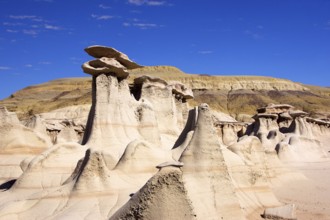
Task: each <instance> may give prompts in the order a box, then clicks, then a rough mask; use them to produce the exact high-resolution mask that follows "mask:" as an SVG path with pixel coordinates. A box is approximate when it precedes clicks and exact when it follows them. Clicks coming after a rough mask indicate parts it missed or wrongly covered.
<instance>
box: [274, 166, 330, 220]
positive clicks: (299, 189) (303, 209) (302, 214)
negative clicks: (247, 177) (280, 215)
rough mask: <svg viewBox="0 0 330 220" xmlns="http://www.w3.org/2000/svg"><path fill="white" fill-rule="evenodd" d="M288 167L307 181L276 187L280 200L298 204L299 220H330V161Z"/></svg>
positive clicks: (287, 183)
mask: <svg viewBox="0 0 330 220" xmlns="http://www.w3.org/2000/svg"><path fill="white" fill-rule="evenodd" d="M287 165H288V166H289V167H291V168H292V169H294V170H297V171H299V172H302V173H303V174H304V175H305V176H306V177H307V179H306V180H300V181H290V182H284V183H283V184H281V185H280V186H279V185H278V186H274V193H275V195H276V196H277V197H278V199H279V200H280V201H281V202H284V203H294V204H296V207H297V218H298V219H299V220H307V219H308V220H314V219H322V220H330V187H329V186H330V160H328V161H322V162H309V163H306V162H305V163H303V162H300V163H290V164H287Z"/></svg>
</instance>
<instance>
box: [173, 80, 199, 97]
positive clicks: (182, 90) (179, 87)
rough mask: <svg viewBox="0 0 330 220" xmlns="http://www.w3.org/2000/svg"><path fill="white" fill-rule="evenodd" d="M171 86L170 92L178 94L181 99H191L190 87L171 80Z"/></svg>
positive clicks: (192, 95)
mask: <svg viewBox="0 0 330 220" xmlns="http://www.w3.org/2000/svg"><path fill="white" fill-rule="evenodd" d="M171 86H172V93H173V94H174V95H178V96H180V97H182V98H183V99H193V98H194V94H193V92H192V90H191V89H189V88H187V87H186V86H185V85H184V84H182V83H180V82H173V83H171Z"/></svg>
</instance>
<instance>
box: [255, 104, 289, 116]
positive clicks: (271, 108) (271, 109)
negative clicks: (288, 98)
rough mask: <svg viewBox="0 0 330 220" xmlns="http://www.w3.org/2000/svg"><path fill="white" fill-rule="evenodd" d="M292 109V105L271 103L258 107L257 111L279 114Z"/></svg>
mask: <svg viewBox="0 0 330 220" xmlns="http://www.w3.org/2000/svg"><path fill="white" fill-rule="evenodd" d="M291 109H293V106H292V105H288V104H273V103H270V104H268V105H267V106H266V107H262V108H259V109H257V111H258V113H270V114H274V113H275V114H278V113H282V112H287V111H289V110H291Z"/></svg>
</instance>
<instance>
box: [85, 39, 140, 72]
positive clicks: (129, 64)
mask: <svg viewBox="0 0 330 220" xmlns="http://www.w3.org/2000/svg"><path fill="white" fill-rule="evenodd" d="M85 51H86V52H87V53H88V54H89V55H90V56H92V57H95V58H98V59H100V58H102V57H107V58H115V59H116V60H117V61H118V62H120V63H121V64H122V65H123V66H125V67H126V68H127V69H135V68H140V67H142V66H140V65H139V64H137V63H135V62H133V61H131V60H130V59H129V58H128V56H127V55H126V54H124V53H122V52H119V51H118V50H116V49H114V48H111V47H106V46H100V45H94V46H90V47H87V48H86V49H85Z"/></svg>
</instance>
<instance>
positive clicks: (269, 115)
mask: <svg viewBox="0 0 330 220" xmlns="http://www.w3.org/2000/svg"><path fill="white" fill-rule="evenodd" d="M252 118H253V119H255V120H257V119H259V118H271V119H273V120H277V118H278V116H277V115H276V114H267V113H259V114H256V115H254V116H253V117H252Z"/></svg>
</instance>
